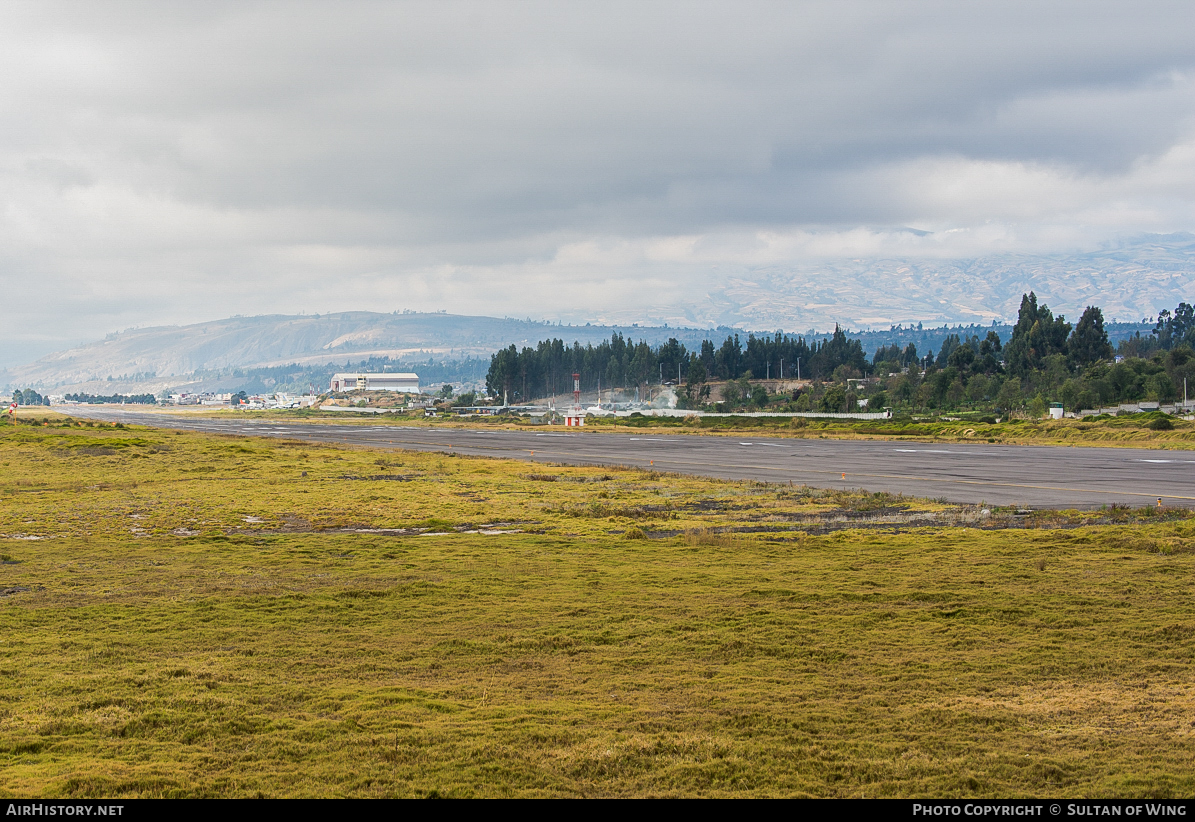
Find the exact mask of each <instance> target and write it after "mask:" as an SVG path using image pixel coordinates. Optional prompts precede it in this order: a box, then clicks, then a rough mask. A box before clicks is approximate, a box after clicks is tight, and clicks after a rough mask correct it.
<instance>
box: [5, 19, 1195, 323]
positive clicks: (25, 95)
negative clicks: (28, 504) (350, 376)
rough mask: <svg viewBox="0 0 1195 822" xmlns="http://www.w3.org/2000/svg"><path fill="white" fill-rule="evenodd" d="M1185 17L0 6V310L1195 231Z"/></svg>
mask: <svg viewBox="0 0 1195 822" xmlns="http://www.w3.org/2000/svg"><path fill="white" fill-rule="evenodd" d="M1193 23H1195V8H1193V7H1192V6H1191V5H1190V4H1189V3H1151V4H1147V5H1144V6H1142V5H1136V6H1133V5H1129V4H1125V3H1119V2H1118V3H1092V2H1084V3H1040V2H1036V3H1012V2H1001V3H965V4H960V3H891V2H879V3H854V4H843V3H797V4H782V3H758V4H751V3H742V2H738V3H717V4H715V3H705V4H703V3H691V2H690V3H656V4H644V3H626V4H616V3H610V4H600V6H594V5H592V4H591V5H579V4H567V3H551V4H534V3H527V4H514V3H502V4H497V3H443V2H436V3H390V2H387V3H337V4H327V3H320V4H303V3H262V4H256V3H228V4H213V3H202V4H200V3H194V4H186V3H179V4H173V5H163V4H127V5H121V4H62V5H55V4H48V3H37V4H27V5H15V4H10V5H6V6H4V7H3V8H2V9H0V72H3V76H4V77H5V82H4V83H3V84H2V85H0V205H2V206H3V209H2V212H0V277H2V278H3V282H4V284H5V288H6V292H7V293H8V295H9V298H8V299H7V300H6V303H5V306H4V307H3V309H0V310H2V311H3V312H4V316H2V317H0V319H3V320H4V321H5V322H6V323H9V324H11V323H12V322H13V320H14V319H15V318H17V317H20V316H27V317H28V316H36V317H38V318H39V320H38V321H39V323H42V324H43V327H44V324H46V323H51V322H55V323H58V325H59V330H58V331H56V332H54V333H52V334H50V336H51V337H55V336H56V337H57V338H62V339H65V338H70V337H73V336H76V337H77V336H88V335H90V334H94V333H96V332H97V331H100V330H101V329H102V330H107V329H108V328H110V327H111V326H113V325H120V324H124V325H128V324H133V323H139V322H151V321H161V320H171V319H199V318H202V317H211V316H219V315H222V314H228V313H238V310H239V311H240V312H241V313H256V312H259V311H271V310H299V309H301V308H306V309H307V310H316V309H318V308H319V307H320V306H321V305H327V307H329V308H369V307H371V306H370V305H367V304H363V303H364V302H368V301H369V300H375V301H377V303H378V306H376V307H386V308H398V307H415V308H440V307H446V308H451V309H454V310H461V311H470V310H473V311H477V310H481V309H484V308H486V307H487V306H488V307H489V310H491V311H493V312H507V313H515V314H533V315H539V316H545V315H546V316H551V315H553V314H554V313H559V312H560V311H561V306H562V302H563V301H567V302H569V303H570V304H572V303H574V302H575V301H576V300H579V299H590V300H594V301H596V302H597V303H601V302H602V301H605V305H602V306H598V307H600V308H609V307H610V306H612V305H620V304H621V303H622V302H625V301H626V300H627V299H628V298H630V297H631V296H632V295H636V294H637V295H638V296H637V298H638V299H643V300H646V301H654V302H655V303H656V304H658V303H660V301H666V300H667V299H668V296H667V295H668V293H670V290H675V288H676V287H678V286H683V287H685V288H694V287H695V288H699V289H700V288H704V287H706V285H708V282H709V278H710V277H712V276H714V275H712V274H711V273H710V272H711V266H713V265H718V264H735V265H750V264H751V263H752V262H756V261H763V262H766V263H768V264H770V265H776V264H783V263H784V262H785V260H796V259H800V258H803V257H807V256H808V255H811V254H819V253H820V254H824V253H830V252H832V253H834V254H840V255H844V256H851V255H857V256H867V255H871V254H876V253H882V252H884V248H882V247H878V246H877V243H879V246H883V245H884V243H885V242H887V240H885V239H884V237H886V236H888V235H886V234H884V233H883V232H882V231H881V232H880V233H879V234H875V235H874V236H871V237H870V239H865V241H864V242H862V244H860V242H858V240H857V238H858V237H859V236H860V235H859V234H858V232H857V231H855V230H856V229H858V228H860V227H873V228H874V227H877V226H878V227H881V228H882V227H886V226H890V227H900V226H906V225H910V226H914V227H916V228H919V229H924V230H927V231H931V232H933V234H932V235H931V237H932V239H930V240H926V241H925V242H924V243H923V247H921V248H920V250H919V249H918V248H914V249H912V251H913V252H914V253H928V254H951V253H957V254H974V253H982V252H983V250H984V249H985V248H986V247H987V246H988V245H991V244H994V245H993V248H994V249H996V250H1033V249H1054V248H1058V247H1078V246H1083V245H1091V244H1093V243H1098V242H1099V241H1100V240H1103V239H1106V238H1109V237H1113V236H1117V235H1120V234H1123V233H1126V232H1130V233H1131V232H1141V231H1168V230H1176V229H1177V230H1190V229H1191V228H1193V227H1195V226H1193V225H1192V222H1193V217H1195V211H1193V208H1192V205H1193V204H1192V191H1193V189H1192V183H1195V117H1193V115H1195V41H1192V39H1191V37H1190V31H1191V30H1192V28H1193V25H1192V24H1193ZM993 226H998V227H999V229H1000V230H999V231H993V228H992V227H993ZM811 231H813V232H814V234H815V235H816V236H814V235H811V234H810V232H811ZM810 236H814V239H809V238H810ZM877 237H878V238H879V239H878V240H877V239H876V238H877ZM761 238H762V239H761ZM777 238H779V239H777ZM835 238H838V239H835ZM851 238H856V239H851ZM900 242H901V243H904V242H905V241H904V239H901V240H900ZM909 251H910V249H909V248H907V247H904V246H902V247H901V248H900V253H908V252H909ZM786 255H787V256H786ZM553 272H555V275H556V277H557V278H560V277H563V276H564V275H567V277H566V279H567V280H568V283H569V284H568V286H567V287H562V288H556V289H547V290H545V289H544V288H542V287H541V286H542V285H543V284H544V283H545V282H547V283H550V282H553ZM624 281H625V282H624ZM495 282H501V283H502V284H503V286H504V287H497V286H496V285H495ZM635 284H638V286H637V288H636V286H635ZM328 303H333V304H332V305H328ZM72 329H74V330H72Z"/></svg>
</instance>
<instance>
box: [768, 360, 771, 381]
mask: <svg viewBox="0 0 1195 822" xmlns="http://www.w3.org/2000/svg"><path fill="white" fill-rule="evenodd" d="M768 379H769V380H771V379H772V364H771V363H770V362H769V363H768Z"/></svg>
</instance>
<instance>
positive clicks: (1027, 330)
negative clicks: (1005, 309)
mask: <svg viewBox="0 0 1195 822" xmlns="http://www.w3.org/2000/svg"><path fill="white" fill-rule="evenodd" d="M1070 331H1071V324H1070V323H1068V322H1067V321H1066V318H1065V317H1063V316H1062V315H1061V314H1059V315H1058V316H1057V317H1055V316H1054V315H1053V314H1052V313H1051V312H1050V309H1049V307H1048V306H1047V305H1046V304H1045V303H1042V304H1041V305H1040V306H1039V305H1038V304H1037V295H1036V294H1034V293H1033V292H1032V291H1030V292H1029V293H1028V294H1025V295H1022V297H1021V309H1020V311H1019V313H1018V314H1017V324H1016V327H1015V328H1013V331H1012V338H1011V339H1010V340H1009V341H1008V345H1006V346H1004V361H1005V362H1006V363H1007V364H1008V370H1009V372H1010V373H1012V374H1014V375H1016V376H1028V375H1029V374H1031V373H1033V372H1034V371H1037V370H1038V369H1040V368H1041V367H1042V362H1043V360H1045V358H1046V357H1048V356H1050V355H1051V354H1065V353H1066V338H1067V335H1068V334H1070Z"/></svg>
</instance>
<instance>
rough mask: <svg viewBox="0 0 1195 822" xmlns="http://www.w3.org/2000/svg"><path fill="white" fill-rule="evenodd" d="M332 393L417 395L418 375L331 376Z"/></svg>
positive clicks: (394, 373) (397, 373) (395, 373)
mask: <svg viewBox="0 0 1195 822" xmlns="http://www.w3.org/2000/svg"><path fill="white" fill-rule="evenodd" d="M332 391H398V392H401V393H403V394H418V393H419V375H418V374H412V373H401V372H391V373H386V374H333V375H332Z"/></svg>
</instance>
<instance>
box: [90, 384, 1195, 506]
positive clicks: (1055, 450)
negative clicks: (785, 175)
mask: <svg viewBox="0 0 1195 822" xmlns="http://www.w3.org/2000/svg"><path fill="white" fill-rule="evenodd" d="M71 413H72V415H74V416H89V417H93V418H97V419H107V420H112V421H117V420H120V421H123V422H126V423H136V424H139V425H149V426H155V427H165V428H178V429H184V430H191V431H207V432H211V433H222V434H242V435H246V436H255V437H285V438H288V439H295V440H305V441H308V442H323V443H332V444H341V445H362V446H370V447H374V448H381V449H389V448H394V449H408V450H414V451H443V452H451V453H457V454H472V455H477V456H486V457H506V458H512V459H521V460H526V461H529V462H544V463H551V462H557V463H568V464H572V465H627V466H636V467H640V468H654V469H656V470H659V471H670V472H677V473H684V474H697V475H702V476H708V477H719V478H723V479H752V480H762V481H766V482H784V483H788V482H792V483H795V484H797V485H801V484H805V485H812V486H816V487H822V488H829V487H836V488H841V487H846V488H864V489H867V490H869V491H888V492H890V493H894V494H897V493H899V494H910V495H914V496H919V497H930V498H942V499H945V500H949V501H951V502H959V503H980V502H985V503H988V504H990V505H1017V506H1023V507H1030V508H1071V507H1075V508H1093V507H1099V506H1101V505H1106V504H1111V503H1119V504H1125V505H1131V506H1134V507H1137V506H1141V505H1146V504H1156V503H1157V500H1158V498H1159V497H1161V498H1162V500H1163V502H1164V504H1166V505H1181V506H1187V507H1195V483H1193V482H1192V476H1195V474H1193V469H1195V451H1156V450H1145V449H1132V448H1065V447H1053V446H1023V445H990V444H986V443H982V444H980V443H977V444H949V445H946V444H932V443H921V442H901V441H879V440H831V439H826V440H820V439H816V440H815V439H787V438H777V437H756V436H742V437H735V438H731V437H722V436H716V437H715V436H693V435H682V436H666V435H654V434H653V435H639V434H634V433H619V434H611V433H595V432H566V431H565V430H564V429H556V430H554V431H539V432H536V431H506V430H486V429H481V428H477V429H467V428H447V427H445V428H422V427H416V426H403V425H401V424H388V425H367V426H363V425H339V424H333V423H314V424H313V423H301V422H295V423H283V422H276V421H269V422H267V421H263V420H255V419H254V418H253V417H251V416H244V417H239V416H238V417H229V418H227V419H217V418H212V417H190V416H186V415H177V416H171V415H166V414H159V413H145V412H142V413H137V412H127V411H124V410H121V409H115V408H101V407H96V408H82V407H80V408H72V409H71ZM843 474H845V475H846V476H845V477H843V476H842V475H843Z"/></svg>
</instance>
